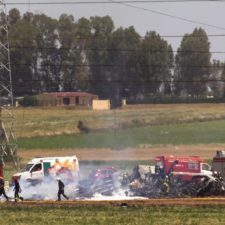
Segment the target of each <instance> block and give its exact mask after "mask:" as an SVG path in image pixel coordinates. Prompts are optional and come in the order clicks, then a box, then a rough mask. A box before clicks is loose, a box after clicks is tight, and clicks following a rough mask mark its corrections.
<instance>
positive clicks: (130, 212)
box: [0, 204, 225, 225]
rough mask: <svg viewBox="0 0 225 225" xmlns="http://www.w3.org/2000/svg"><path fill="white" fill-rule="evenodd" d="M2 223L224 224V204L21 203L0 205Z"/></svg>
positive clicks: (37, 224)
mask: <svg viewBox="0 0 225 225" xmlns="http://www.w3.org/2000/svg"><path fill="white" fill-rule="evenodd" d="M0 210H1V216H0V224H4V225H12V224H16V225H25V224H26V225H28V224H29V225H43V224H45V225H52V224H54V225H67V224H79V225H82V224H84V225H89V224H90V225H100V224H102V225H106V224H107V225H111V224H116V225H117V224H120V225H122V224H126V225H128V224H130V225H142V224H143V225H147V224H154V225H166V224H169V225H184V224H185V225H205V224H209V225H223V224H225V218H224V216H223V215H224V213H225V207H224V206H213V207H212V206H211V207H210V206H154V207H153V206H152V207H150V206H149V207H144V206H143V207H140V206H138V207H121V206H113V207H110V206H105V207H103V206H95V207H92V206H62V205H61V206H59V205H57V204H55V205H51V206H44V205H42V206H38V205H35V206H23V205H16V204H9V205H8V204H1V205H0Z"/></svg>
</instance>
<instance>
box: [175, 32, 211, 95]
mask: <svg viewBox="0 0 225 225" xmlns="http://www.w3.org/2000/svg"><path fill="white" fill-rule="evenodd" d="M209 49H210V43H209V41H208V36H207V34H206V32H205V31H204V30H203V29H202V28H195V29H194V31H193V32H192V33H191V34H186V35H185V36H184V37H183V39H182V41H181V45H180V47H179V49H178V52H177V55H176V70H175V82H176V85H175V86H176V91H177V93H179V94H181V93H185V94H186V95H188V96H193V97H194V96H195V97H198V96H200V95H205V93H206V90H207V80H208V78H209V76H210V58H211V54H210V51H209Z"/></svg>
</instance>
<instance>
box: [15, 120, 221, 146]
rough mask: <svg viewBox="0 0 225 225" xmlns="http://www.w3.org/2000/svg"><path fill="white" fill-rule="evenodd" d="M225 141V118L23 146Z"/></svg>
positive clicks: (31, 140) (66, 137)
mask: <svg viewBox="0 0 225 225" xmlns="http://www.w3.org/2000/svg"><path fill="white" fill-rule="evenodd" d="M210 143H225V120H219V121H217V120H216V121H207V122H193V123H185V124H171V125H158V126H148V127H138V128H130V129H122V130H114V131H110V130H109V131H105V132H93V133H92V132H91V133H89V134H67V135H55V136H45V137H33V138H20V139H18V144H19V147H20V148H21V149H60V148H64V149H66V148H115V149H122V148H127V147H131V148H135V147H141V146H145V145H147V146H151V145H182V144H185V145H191V144H210Z"/></svg>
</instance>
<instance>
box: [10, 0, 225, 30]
mask: <svg viewBox="0 0 225 225" xmlns="http://www.w3.org/2000/svg"><path fill="white" fill-rule="evenodd" d="M172 1H173V2H176V3H178V2H181V1H179V0H167V1H166V0H159V1H156V0H149V1H147V0H146V1H144V0H143V1H142V2H141V1H135V0H133V1H132V0H130V1H114V0H108V1H77V2H69V1H60V2H48V1H45V2H44V1H43V2H30V5H57V4H58V5H62V4H64V5H68V4H121V5H124V6H127V7H131V8H134V9H138V10H144V11H147V12H151V13H154V14H158V15H162V16H166V17H170V18H173V19H176V20H181V21H185V22H188V23H192V24H198V25H203V26H207V27H212V28H216V29H220V30H225V28H224V27H220V26H216V25H212V24H208V23H204V22H200V21H197V20H191V19H187V18H183V17H180V16H175V15H171V14H168V13H164V12H161V11H157V10H152V9H147V8H144V7H139V6H135V5H131V4H129V3H159V2H161V3H165V2H168V3H169V2H170V3H171V2H172ZM194 1H195V2H212V1H209V0H204V1H203V0H198V1H197V0H182V2H194ZM213 1H214V2H224V0H213ZM7 4H8V5H27V4H28V3H27V2H17V3H16V2H8V3H7Z"/></svg>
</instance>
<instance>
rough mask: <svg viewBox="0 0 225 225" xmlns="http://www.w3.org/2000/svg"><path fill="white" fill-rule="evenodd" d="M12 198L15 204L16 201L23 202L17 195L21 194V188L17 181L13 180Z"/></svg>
mask: <svg viewBox="0 0 225 225" xmlns="http://www.w3.org/2000/svg"><path fill="white" fill-rule="evenodd" d="M14 185H15V186H14V198H15V202H17V199H20V200H23V197H21V196H20V195H19V193H21V191H22V190H21V188H20V184H19V181H18V180H17V179H15V180H14Z"/></svg>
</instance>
